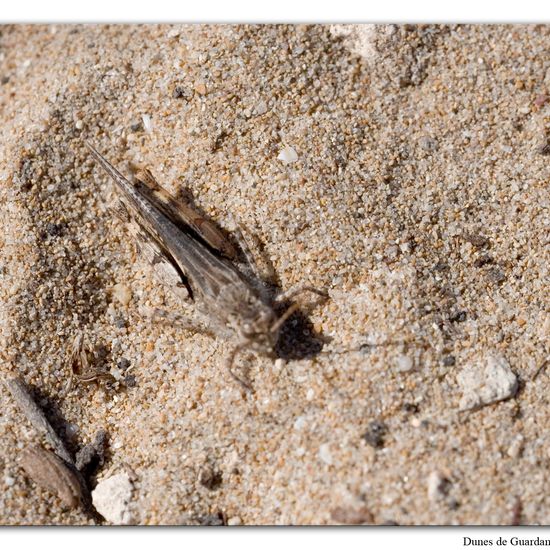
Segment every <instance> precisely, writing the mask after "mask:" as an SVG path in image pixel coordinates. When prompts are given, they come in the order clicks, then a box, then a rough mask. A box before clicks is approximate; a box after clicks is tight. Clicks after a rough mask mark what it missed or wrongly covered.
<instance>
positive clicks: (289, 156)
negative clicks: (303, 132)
mask: <svg viewBox="0 0 550 550" xmlns="http://www.w3.org/2000/svg"><path fill="white" fill-rule="evenodd" d="M277 159H278V160H281V161H282V162H284V163H285V164H291V163H293V162H296V161H297V160H298V153H296V151H295V150H294V149H293V148H292V147H285V148H284V149H283V150H282V151H281V152H280V153H279V156H278V157H277Z"/></svg>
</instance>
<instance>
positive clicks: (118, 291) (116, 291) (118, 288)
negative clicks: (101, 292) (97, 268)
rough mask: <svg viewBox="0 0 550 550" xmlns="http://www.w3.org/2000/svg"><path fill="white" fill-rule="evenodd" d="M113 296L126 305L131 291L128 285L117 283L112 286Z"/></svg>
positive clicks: (130, 297)
mask: <svg viewBox="0 0 550 550" xmlns="http://www.w3.org/2000/svg"><path fill="white" fill-rule="evenodd" d="M113 296H114V297H115V298H116V299H117V300H118V301H119V302H120V303H121V304H122V305H123V306H127V305H128V304H129V303H130V300H131V299H132V292H131V290H130V287H128V285H125V284H123V283H117V284H116V285H115V286H114V287H113Z"/></svg>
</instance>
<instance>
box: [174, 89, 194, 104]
mask: <svg viewBox="0 0 550 550" xmlns="http://www.w3.org/2000/svg"><path fill="white" fill-rule="evenodd" d="M193 94H194V92H193V90H191V89H190V88H186V87H185V86H176V87H175V88H174V91H173V92H172V97H173V98H174V99H185V100H186V101H189V100H190V99H192V98H193Z"/></svg>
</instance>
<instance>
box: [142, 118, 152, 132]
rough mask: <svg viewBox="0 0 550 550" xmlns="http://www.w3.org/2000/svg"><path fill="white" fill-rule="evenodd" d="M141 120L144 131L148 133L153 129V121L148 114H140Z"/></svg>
mask: <svg viewBox="0 0 550 550" xmlns="http://www.w3.org/2000/svg"><path fill="white" fill-rule="evenodd" d="M141 120H142V121H143V128H144V129H145V131H146V132H147V133H148V134H150V133H151V132H152V131H153V121H152V120H151V116H150V115H147V114H145V115H141Z"/></svg>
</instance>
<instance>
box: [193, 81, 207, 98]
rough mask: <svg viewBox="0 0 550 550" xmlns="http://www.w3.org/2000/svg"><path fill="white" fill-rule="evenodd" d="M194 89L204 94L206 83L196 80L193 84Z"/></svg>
mask: <svg viewBox="0 0 550 550" xmlns="http://www.w3.org/2000/svg"><path fill="white" fill-rule="evenodd" d="M195 91H196V92H197V93H198V94H199V95H206V84H205V83H204V82H198V83H197V84H195Z"/></svg>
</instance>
